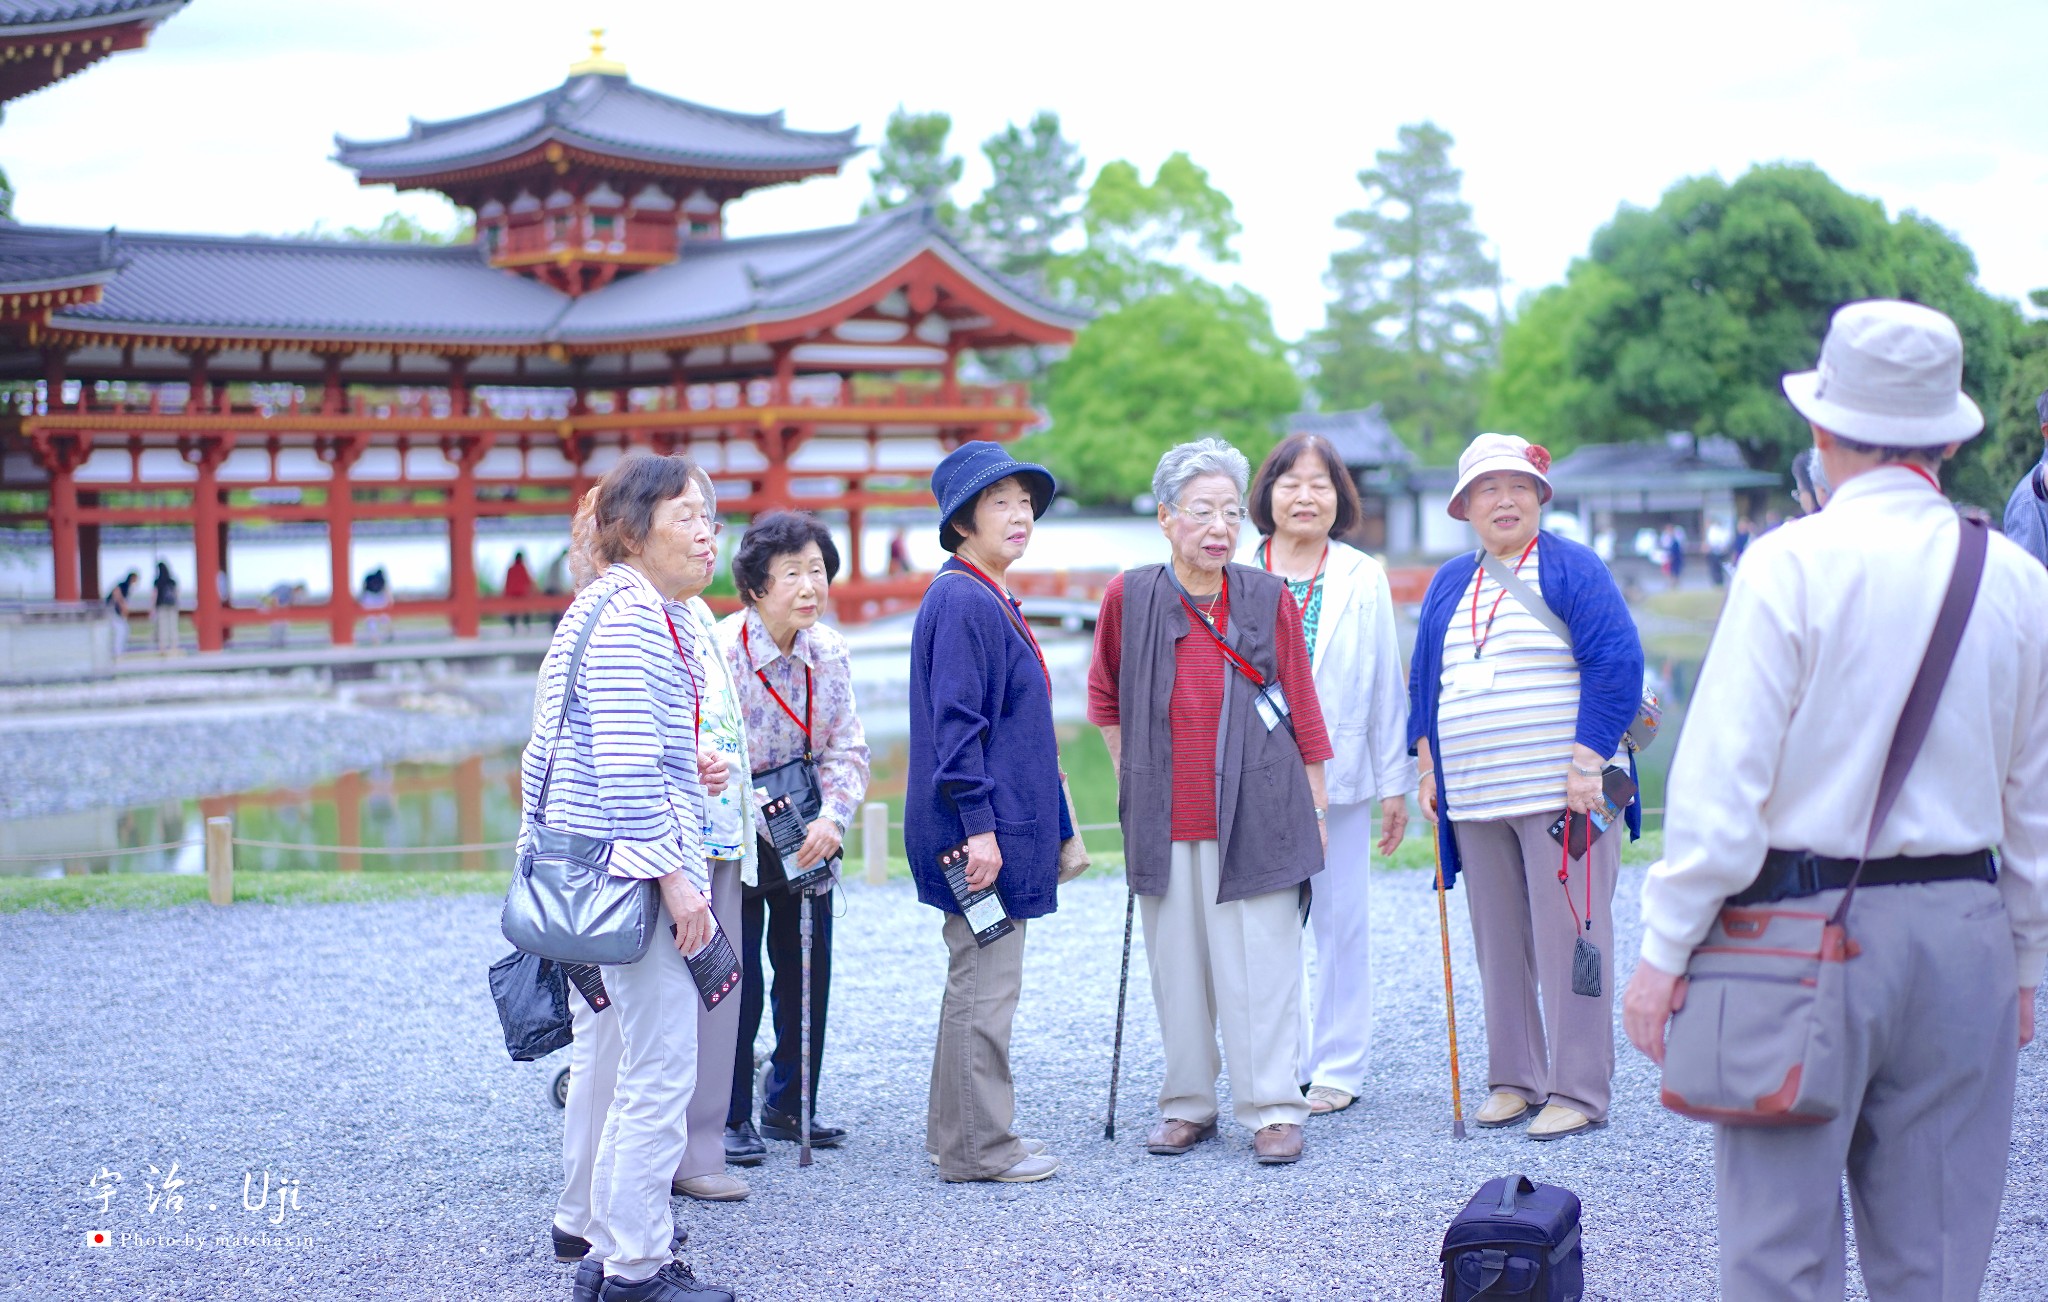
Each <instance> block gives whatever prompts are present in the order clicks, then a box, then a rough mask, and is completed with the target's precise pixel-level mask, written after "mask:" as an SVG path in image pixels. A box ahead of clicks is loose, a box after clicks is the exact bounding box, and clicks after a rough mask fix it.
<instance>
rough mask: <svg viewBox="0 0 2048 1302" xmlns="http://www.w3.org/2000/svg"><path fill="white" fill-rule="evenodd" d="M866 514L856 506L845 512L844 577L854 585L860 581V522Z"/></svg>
mask: <svg viewBox="0 0 2048 1302" xmlns="http://www.w3.org/2000/svg"><path fill="white" fill-rule="evenodd" d="M866 515H867V512H865V511H863V510H861V509H860V508H859V507H857V506H856V507H853V508H851V509H850V510H848V511H847V513H846V579H847V582H849V583H853V584H856V585H858V584H859V583H860V582H861V573H860V536H861V524H862V522H863V517H865V516H866Z"/></svg>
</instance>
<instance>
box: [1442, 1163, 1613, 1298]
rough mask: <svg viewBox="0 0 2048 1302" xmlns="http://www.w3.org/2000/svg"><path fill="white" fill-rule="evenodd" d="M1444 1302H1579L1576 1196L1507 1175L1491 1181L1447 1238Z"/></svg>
mask: <svg viewBox="0 0 2048 1302" xmlns="http://www.w3.org/2000/svg"><path fill="white" fill-rule="evenodd" d="M1440 1257H1441V1259H1442V1261H1443V1272H1444V1302H1579V1299H1580V1298H1581V1297H1582V1296H1584V1294H1585V1291H1586V1268H1585V1259H1584V1256H1583V1254H1582V1253H1581V1252H1580V1250H1579V1196H1578V1195H1577V1194H1575V1193H1573V1192H1572V1191H1571V1190H1569V1189H1562V1188H1559V1187H1558V1186H1557V1185H1554V1184H1535V1183H1532V1182H1531V1181H1530V1180H1529V1179H1528V1177H1526V1176H1520V1175H1511V1176H1508V1177H1506V1178H1505V1179H1499V1180H1488V1181H1487V1182H1486V1183H1485V1184H1483V1185H1480V1186H1479V1192H1478V1193H1476V1194H1473V1195H1472V1201H1471V1202H1469V1203H1466V1204H1465V1210H1464V1211H1462V1212H1459V1213H1458V1215H1457V1218H1456V1219H1455V1220H1453V1221H1452V1222H1451V1228H1450V1229H1448V1230H1446V1231H1445V1232H1444V1247H1443V1252H1442V1253H1441V1254H1440Z"/></svg>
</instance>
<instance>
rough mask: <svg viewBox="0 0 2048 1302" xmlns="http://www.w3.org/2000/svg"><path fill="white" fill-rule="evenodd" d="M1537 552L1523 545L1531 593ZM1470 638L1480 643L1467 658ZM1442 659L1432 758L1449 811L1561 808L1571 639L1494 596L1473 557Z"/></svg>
mask: <svg viewBox="0 0 2048 1302" xmlns="http://www.w3.org/2000/svg"><path fill="white" fill-rule="evenodd" d="M1539 554H1540V553H1539V552H1537V551H1536V550H1533V549H1532V550H1531V551H1530V552H1529V554H1528V556H1527V557H1526V558H1524V560H1523V561H1522V566H1521V571H1520V573H1521V579H1522V582H1524V583H1526V584H1528V585H1529V587H1531V588H1533V589H1534V590H1535V591H1536V592H1537V593H1539V594H1540V593H1541V592H1542V591H1543V582H1542V575H1541V573H1540V566H1539V564H1538V561H1537V557H1538V556H1539ZM1509 563H1510V564H1511V562H1509ZM1475 589H1476V590H1477V600H1478V617H1477V625H1478V630H1477V637H1476V639H1475V637H1474V627H1473V626H1474V618H1473V600H1474V590H1475ZM1497 597H1499V598H1501V600H1500V604H1499V609H1498V613H1495V606H1494V601H1495V598H1497ZM1489 620H1490V621H1491V631H1489ZM1475 646H1481V647H1483V648H1484V650H1483V653H1482V654H1481V655H1480V657H1479V658H1478V660H1477V662H1476V665H1475V661H1474V657H1473V649H1474V647H1475ZM1443 664H1444V667H1443V687H1442V694H1441V696H1440V697H1439V698H1438V704H1437V730H1438V736H1439V747H1438V753H1437V763H1438V764H1439V765H1441V766H1442V769H1443V778H1444V788H1445V795H1446V796H1447V798H1448V809H1449V813H1450V816H1451V819H1452V820H1453V821H1454V822H1460V823H1472V822H1481V821H1485V820H1489V819H1501V818H1518V817H1521V816H1522V815H1525V814H1546V813H1557V812H1559V811H1561V810H1562V809H1563V808H1564V806H1565V775H1566V772H1567V770H1568V769H1569V767H1570V765H1571V761H1572V743H1573V737H1574V735H1575V733H1576V730H1577V726H1578V718H1579V666H1578V662H1577V661H1576V660H1575V659H1573V657H1572V651H1571V648H1570V647H1569V646H1567V645H1566V644H1565V642H1564V640H1563V639H1561V638H1559V637H1558V636H1557V634H1555V633H1553V632H1551V631H1550V630H1549V629H1547V628H1545V627H1544V626H1543V624H1542V622H1541V621H1540V620H1538V619H1537V618H1536V617H1535V616H1534V615H1532V614H1530V613H1529V612H1528V611H1527V610H1526V609H1524V608H1523V606H1522V603H1521V602H1519V601H1517V600H1515V598H1514V596H1513V595H1512V594H1508V595H1506V596H1504V597H1503V596H1502V592H1501V586H1500V585H1499V584H1498V583H1496V582H1494V581H1493V578H1492V577H1491V576H1490V575H1488V574H1487V572H1486V567H1484V566H1480V567H1479V568H1478V569H1476V570H1475V571H1474V573H1473V575H1472V582H1471V584H1469V585H1467V586H1466V589H1465V593H1464V596H1463V597H1462V598H1461V599H1460V601H1459V603H1458V606H1457V608H1456V611H1455V612H1454V613H1453V615H1452V617H1451V622H1450V627H1449V628H1448V629H1446V630H1445V632H1444V662H1443ZM1623 762H1624V763H1625V762H1626V761H1623Z"/></svg>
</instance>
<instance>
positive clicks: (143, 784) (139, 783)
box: [0, 675, 533, 822]
mask: <svg viewBox="0 0 2048 1302" xmlns="http://www.w3.org/2000/svg"><path fill="white" fill-rule="evenodd" d="M105 686H106V690H107V693H108V699H107V701H106V703H105V704H104V705H103V706H102V707H100V708H97V709H77V708H63V707H61V706H60V707H58V708H48V707H45V708H40V709H37V708H34V707H33V706H32V705H22V706H21V708H20V709H19V710H18V711H0V747H4V748H5V751H6V754H7V766H6V768H7V773H8V780H7V781H6V782H0V822H4V821H6V820H8V819H12V818H27V817H31V816H35V815H43V814H62V813H69V812H71V811H74V810H80V809H100V808H104V807H107V806H121V805H134V804H142V803H144V802H147V801H155V800H164V799H184V798H188V797H193V796H206V795H217V794H225V793H229V792H237V791H246V790H249V789H251V788H256V787H273V786H295V785H308V784H311V783H314V782H317V781H319V780H321V779H323V778H328V777H332V776H333V775H334V774H336V773H342V772H347V771H349V770H351V769H364V768H374V767H376V766H378V765H382V764H390V763H394V762H397V761H399V760H407V759H416V758H419V757H420V756H423V755H449V754H453V755H462V754H471V753H474V752H476V751H479V750H490V749H495V748H497V747H501V746H509V745H515V744H517V743H520V742H523V741H525V740H526V736H527V733H528V731H529V730H530V728H531V721H532V713H533V678H532V676H531V675H515V676H511V677H503V678H495V677H474V678H472V677H463V678H451V679H421V680H418V681H412V682H388V681H378V682H367V683H350V684H342V685H339V686H335V687H323V686H321V685H319V684H314V683H299V684H293V683H291V682H290V681H289V680H284V679H278V680H272V681H271V683H269V684H262V685H249V686H248V687H247V689H246V690H245V691H240V692H233V693H231V694H229V695H227V696H225V697H223V696H221V695H218V694H217V693H209V694H208V697H209V699H203V700H191V701H180V700H176V699H160V698H158V699H150V700H148V701H147V702H146V703H145V702H142V701H139V700H135V699H131V698H133V697H134V696H135V694H136V693H139V692H143V691H147V690H153V689H151V688H149V687H148V686H147V685H137V684H128V683H116V684H106V685H105ZM206 686H209V687H211V686H214V685H211V684H207V685H206ZM14 695H15V696H16V697H22V696H23V695H24V694H22V693H15V694H14ZM66 704H68V703H66Z"/></svg>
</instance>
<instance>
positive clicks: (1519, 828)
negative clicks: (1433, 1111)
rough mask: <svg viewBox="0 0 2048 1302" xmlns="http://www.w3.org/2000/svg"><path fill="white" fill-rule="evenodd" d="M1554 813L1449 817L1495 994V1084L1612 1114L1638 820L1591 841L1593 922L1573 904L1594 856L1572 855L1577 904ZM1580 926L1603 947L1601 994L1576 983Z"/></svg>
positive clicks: (1489, 1017) (1489, 1043)
mask: <svg viewBox="0 0 2048 1302" xmlns="http://www.w3.org/2000/svg"><path fill="white" fill-rule="evenodd" d="M1560 812H1561V811H1560ZM1555 821H1557V814H1555V813H1550V814H1524V815H1523V816H1521V817H1519V818H1503V819H1492V820H1488V821H1486V822H1475V823H1453V824H1451V826H1452V828H1453V829H1454V830H1455V831H1456V833H1457V837H1458V856H1459V858H1461V859H1462V860H1464V865H1465V867H1464V873H1463V881H1464V884H1465V904H1466V907H1467V908H1468V909H1470V910H1471V914H1472V944H1473V947H1474V948H1475V949H1477V950H1478V958H1479V984H1480V986H1481V987H1482V988H1483V990H1482V993H1483V994H1484V996H1485V1004H1486V1063H1487V1081H1488V1088H1490V1089H1496V1090H1506V1091H1507V1092H1508V1093H1510V1094H1517V1095H1520V1096H1521V1097H1522V1098H1523V1099H1525V1100H1527V1101H1528V1102H1529V1103H1531V1104H1542V1103H1558V1104H1562V1105H1564V1106H1565V1107H1568V1108H1576V1109H1578V1110H1579V1111H1580V1112H1583V1113H1585V1114H1586V1115H1587V1116H1589V1117H1591V1118H1592V1119H1593V1120H1595V1121H1605V1120H1606V1119H1607V1105H1608V1103H1609V1101H1610V1099H1611V1098H1612V1097H1613V1086H1614V883H1615V879H1616V878H1617V877H1619V876H1620V874H1621V842H1622V838H1624V837H1626V836H1627V835H1628V829H1627V828H1626V827H1623V826H1622V825H1620V824H1616V825H1615V826H1613V827H1610V828H1608V829H1607V830H1606V831H1605V832H1604V833H1602V834H1601V836H1600V839H1599V840H1597V841H1595V842H1593V853H1592V872H1593V929H1592V930H1591V931H1584V930H1582V929H1581V928H1580V927H1579V925H1578V924H1577V923H1576V922H1574V921H1573V920H1572V908H1573V907H1574V906H1576V907H1577V909H1578V911H1579V916H1580V917H1582V918H1583V917H1584V916H1585V913H1586V870H1587V865H1586V862H1585V861H1584V860H1580V859H1574V860H1572V862H1571V868H1570V873H1569V877H1570V880H1569V883H1568V885H1569V888H1570V890H1571V900H1570V903H1569V904H1568V903H1567V902H1566V900H1565V889H1566V888H1565V887H1561V886H1559V885H1558V884H1557V868H1558V860H1559V858H1560V856H1561V855H1562V854H1563V848H1562V847H1560V846H1559V845H1558V843H1557V842H1556V841H1554V840H1552V839H1551V836H1550V825H1551V824H1552V823H1553V822H1555ZM1573 821H1574V822H1576V821H1578V820H1577V819H1574V820H1573ZM1580 935H1584V936H1585V938H1586V939H1587V940H1588V941H1589V942H1591V943H1592V944H1593V945H1594V946H1595V947H1597V948H1598V949H1599V951H1600V996H1599V997H1598V998H1597V999H1596V998H1591V997H1588V996H1586V995H1575V994H1573V993H1572V950H1573V948H1574V942H1575V941H1576V940H1577V938H1578V937H1579V936H1580ZM1546 1030H1547V1031H1548V1034H1547V1035H1546V1034H1545V1032H1546Z"/></svg>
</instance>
